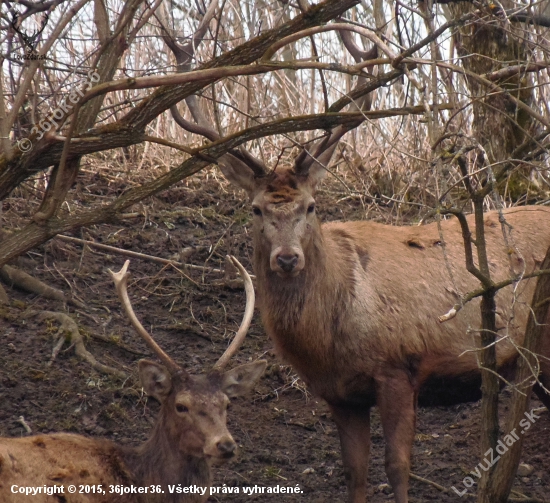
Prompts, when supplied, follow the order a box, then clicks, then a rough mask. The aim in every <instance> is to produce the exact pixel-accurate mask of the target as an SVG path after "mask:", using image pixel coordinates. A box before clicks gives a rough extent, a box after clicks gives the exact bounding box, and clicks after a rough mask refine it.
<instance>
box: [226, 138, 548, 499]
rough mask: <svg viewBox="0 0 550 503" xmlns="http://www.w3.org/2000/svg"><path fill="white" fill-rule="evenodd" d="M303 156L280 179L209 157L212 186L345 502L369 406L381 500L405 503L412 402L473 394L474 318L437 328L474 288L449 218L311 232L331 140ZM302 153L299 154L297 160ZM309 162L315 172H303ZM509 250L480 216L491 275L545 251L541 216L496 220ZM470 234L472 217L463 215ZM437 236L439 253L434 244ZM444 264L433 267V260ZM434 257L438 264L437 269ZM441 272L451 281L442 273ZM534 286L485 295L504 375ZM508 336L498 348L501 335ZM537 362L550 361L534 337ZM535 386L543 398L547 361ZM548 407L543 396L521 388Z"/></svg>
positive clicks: (365, 457)
mask: <svg viewBox="0 0 550 503" xmlns="http://www.w3.org/2000/svg"><path fill="white" fill-rule="evenodd" d="M333 137H335V140H334V141H333V140H330V141H331V142H332V146H331V145H329V144H328V143H329V142H328V140H327V141H326V142H325V145H323V144H322V143H321V144H318V145H317V146H316V148H317V150H316V151H315V152H313V153H312V154H308V153H307V152H305V151H304V154H303V155H301V156H300V157H299V158H298V159H297V161H296V163H295V166H294V169H286V170H285V169H278V170H276V171H273V172H268V171H267V170H265V167H264V169H262V167H261V166H260V165H259V163H257V162H256V163H252V162H248V161H247V159H246V158H245V157H243V155H242V154H241V153H239V152H238V151H237V152H235V153H232V154H231V155H226V156H225V157H224V158H222V159H221V161H222V166H221V167H222V171H223V173H224V174H225V176H226V178H227V179H228V180H230V181H231V182H233V183H235V184H237V185H238V186H240V187H242V188H243V189H245V190H246V191H247V192H248V195H249V198H250V202H251V204H252V211H253V213H254V217H253V240H254V269H255V273H256V278H257V290H258V297H259V303H260V311H261V314H262V319H263V323H264V326H265V328H266V331H267V333H268V334H269V336H270V337H271V338H272V339H273V341H274V344H275V346H276V348H277V350H278V352H279V354H280V355H281V356H282V357H283V358H284V359H286V360H287V361H288V362H290V363H291V364H292V366H293V367H294V368H295V369H296V371H297V372H298V374H299V375H300V376H301V377H302V379H303V380H304V381H306V383H308V385H309V387H310V389H311V390H312V391H313V393H314V394H316V395H317V396H320V397H322V398H324V399H325V400H326V401H327V403H328V405H329V406H330V409H331V411H332V414H333V417H334V420H335V422H336V425H337V427H338V432H339V435H340V442H341V447H342V456H343V462H344V468H345V471H346V478H347V482H348V488H349V501H350V502H352V503H364V502H365V500H366V485H367V469H368V461H369V449H370V431H369V428H370V409H371V407H372V406H373V405H375V404H376V405H377V406H378V408H379V412H380V418H381V422H382V427H383V430H384V438H385V441H386V473H387V476H388V479H389V482H390V484H391V486H392V487H393V490H394V494H395V500H396V502H398V503H406V502H407V501H408V500H407V491H408V478H409V467H410V455H411V448H412V443H413V439H414V433H415V421H416V408H417V401H418V397H419V396H420V400H421V401H424V402H426V403H428V402H430V403H432V404H446V403H447V404H448V403H452V402H457V401H463V400H466V399H474V398H478V397H479V396H480V395H479V384H480V374H479V368H478V362H477V359H476V354H475V352H472V351H470V352H466V351H467V350H470V349H472V348H475V347H476V346H478V344H477V340H478V339H479V333H478V332H477V331H476V330H477V329H479V327H480V309H479V303H478V302H470V303H469V304H467V305H466V306H465V307H464V308H463V309H462V310H461V311H459V313H458V315H457V316H456V317H455V318H453V319H451V320H450V321H447V322H446V323H439V321H438V317H439V316H440V315H443V314H445V313H447V312H448V311H449V309H450V308H451V307H452V306H453V305H454V304H455V303H456V302H457V300H458V296H459V295H460V294H464V293H467V292H469V291H471V290H474V289H475V288H478V287H479V283H478V281H477V280H476V279H475V278H474V277H473V276H472V275H471V274H470V273H469V272H468V271H467V270H466V267H465V258H464V244H463V239H462V234H461V229H460V226H459V223H458V221H456V220H454V221H453V220H451V221H444V222H442V223H441V230H442V236H443V238H442V237H441V235H440V233H439V230H438V227H437V224H435V223H434V224H428V225H424V226H415V227H395V226H389V225H382V224H379V223H374V222H340V223H328V224H324V225H321V224H320V223H319V220H318V218H317V216H316V212H315V200H314V195H315V189H316V186H317V185H318V183H319V182H320V180H321V179H322V178H323V176H324V175H325V173H326V170H325V169H324V167H323V166H322V164H323V163H327V162H328V160H329V159H330V156H331V154H332V150H333V149H334V146H335V142H336V141H337V139H338V138H337V137H336V135H334V134H333ZM308 155H310V157H308ZM315 158H317V159H318V160H319V161H321V162H320V163H317V162H314V161H313V159H315ZM504 216H505V219H506V221H507V222H508V223H509V224H510V225H511V226H512V227H513V232H512V238H513V244H514V245H517V248H516V250H515V251H514V252H512V251H511V250H510V248H509V247H508V246H506V245H505V243H504V241H503V237H502V233H501V226H500V223H499V219H498V214H497V213H495V212H492V213H488V214H487V215H486V218H485V225H486V233H487V247H488V254H489V257H490V258H489V260H490V264H491V275H492V278H493V279H494V280H495V281H497V280H502V279H505V278H508V277H509V276H510V267H511V264H512V267H513V270H514V273H515V274H520V273H522V272H525V273H529V272H532V271H533V270H535V269H536V268H537V267H538V265H539V264H540V262H541V261H542V259H543V258H544V256H545V253H546V250H547V249H548V247H549V246H550V208H544V207H540V206H537V207H526V208H511V209H508V210H505V211H504ZM468 221H469V224H470V228H471V229H472V228H473V226H474V222H473V218H469V219H468ZM442 239H443V240H444V246H443V243H442ZM444 253H445V256H446V259H445V256H444ZM446 260H447V262H446ZM450 273H451V274H452V276H451V275H450ZM535 282H536V279H529V280H526V281H521V282H520V283H518V284H517V285H516V287H515V288H516V289H515V302H512V300H513V298H514V293H513V290H512V288H513V287H508V288H506V289H504V290H501V291H500V292H499V293H498V295H497V306H498V307H497V323H498V326H499V330H500V331H499V334H498V335H499V337H500V340H499V342H498V344H497V352H498V365H499V367H500V368H501V369H502V371H503V372H506V371H508V372H509V371H510V370H511V368H512V367H513V365H514V362H515V360H516V358H517V352H516V350H515V347H514V345H515V344H521V343H522V340H523V337H524V334H523V330H524V327H525V325H526V320H527V315H528V311H529V303H530V301H531V297H532V293H533V290H534V284H535ZM508 337H509V338H508ZM542 354H543V355H546V356H547V357H549V356H550V334H549V333H548V331H546V334H545V336H544V341H543V349H542ZM540 363H541V368H542V373H541V375H540V376H539V379H540V382H541V383H542V384H543V385H544V386H545V387H546V388H547V389H548V388H550V360H544V359H541V361H540ZM535 391H536V392H537V394H538V396H539V397H540V399H541V400H542V401H543V402H544V404H545V405H546V406H547V407H549V408H550V395H548V394H546V393H545V392H544V390H543V388H542V387H541V386H540V385H537V386H535Z"/></svg>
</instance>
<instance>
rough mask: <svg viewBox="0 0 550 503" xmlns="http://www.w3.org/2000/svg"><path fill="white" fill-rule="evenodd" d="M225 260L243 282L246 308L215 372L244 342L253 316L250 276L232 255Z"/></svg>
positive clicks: (252, 288) (252, 292)
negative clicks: (230, 264) (229, 261)
mask: <svg viewBox="0 0 550 503" xmlns="http://www.w3.org/2000/svg"><path fill="white" fill-rule="evenodd" d="M227 258H229V260H231V262H232V263H233V265H234V266H235V267H236V268H237V269H238V270H239V274H240V275H241V278H242V279H243V281H244V289H245V292H246V307H245V309H244V315H243V321H241V326H240V327H239V330H238V331H237V334H236V335H235V337H234V338H233V341H232V342H231V344H230V345H229V347H228V348H227V349H226V350H225V353H224V354H223V355H222V356H221V357H220V359H219V360H218V361H217V362H216V363H215V364H214V367H213V369H215V370H221V369H223V368H224V367H225V366H226V365H227V363H228V362H229V360H231V358H232V357H233V355H234V354H235V353H236V352H237V351H238V350H239V348H240V347H241V344H242V343H243V341H244V338H245V337H246V334H247V332H248V329H249V328H250V322H251V321H252V315H253V314H254V302H255V295H254V285H253V284H252V280H251V279H250V275H249V274H248V272H246V269H245V268H244V267H243V266H242V264H241V263H240V262H239V261H238V260H237V259H236V258H235V257H233V255H228V256H227Z"/></svg>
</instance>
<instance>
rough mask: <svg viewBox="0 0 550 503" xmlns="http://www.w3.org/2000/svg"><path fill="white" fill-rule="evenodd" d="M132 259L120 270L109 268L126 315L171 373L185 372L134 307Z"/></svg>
mask: <svg viewBox="0 0 550 503" xmlns="http://www.w3.org/2000/svg"><path fill="white" fill-rule="evenodd" d="M129 264H130V261H129V260H127V261H126V262H124V265H123V266H122V269H121V270H120V271H118V272H113V271H111V269H109V273H110V274H111V277H112V278H113V281H114V282H115V287H116V291H117V293H118V297H119V299H120V302H121V303H122V306H123V308H124V311H125V312H126V316H128V318H129V319H130V323H131V324H132V326H133V327H134V328H135V330H136V332H137V333H138V334H139V335H141V337H142V338H143V340H144V341H145V343H146V344H147V345H148V346H149V349H151V351H153V352H154V353H155V354H156V355H157V356H158V357H159V359H160V360H161V361H162V362H163V363H164V364H165V365H166V367H167V368H168V370H169V371H170V373H171V374H177V373H184V372H185V371H184V370H183V369H182V368H181V367H180V366H179V365H178V364H177V363H176V362H174V360H172V358H170V357H169V356H168V355H167V354H166V353H165V352H164V351H163V350H162V348H161V347H160V346H159V345H158V344H157V343H156V342H155V341H154V339H153V338H152V337H151V336H150V335H149V333H148V332H147V330H145V328H143V325H142V324H141V322H140V321H139V320H138V319H137V316H136V313H135V312H134V309H133V308H132V304H131V303H130V298H129V297H128V289H127V287H128V265H129Z"/></svg>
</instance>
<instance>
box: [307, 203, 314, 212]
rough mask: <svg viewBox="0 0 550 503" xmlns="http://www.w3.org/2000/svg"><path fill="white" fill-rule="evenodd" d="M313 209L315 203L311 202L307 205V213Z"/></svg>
mask: <svg viewBox="0 0 550 503" xmlns="http://www.w3.org/2000/svg"><path fill="white" fill-rule="evenodd" d="M314 211H315V204H314V203H311V204H310V205H309V206H308V207H307V212H308V213H313V212H314Z"/></svg>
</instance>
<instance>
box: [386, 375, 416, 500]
mask: <svg viewBox="0 0 550 503" xmlns="http://www.w3.org/2000/svg"><path fill="white" fill-rule="evenodd" d="M376 385H377V389H376V403H377V405H378V408H379V410H380V420H381V422H382V429H383V430H384V440H385V442H386V475H387V476H388V480H389V482H390V485H391V486H392V488H393V492H394V495H395V501H396V503H407V502H408V496H407V492H408V487H409V472H410V466H411V450H412V444H413V441H414V433H415V428H416V402H417V392H416V390H415V389H414V387H413V385H412V384H411V382H410V380H409V376H408V374H406V373H405V372H402V371H397V372H393V373H392V374H391V375H389V376H383V377H381V378H379V379H376Z"/></svg>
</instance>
